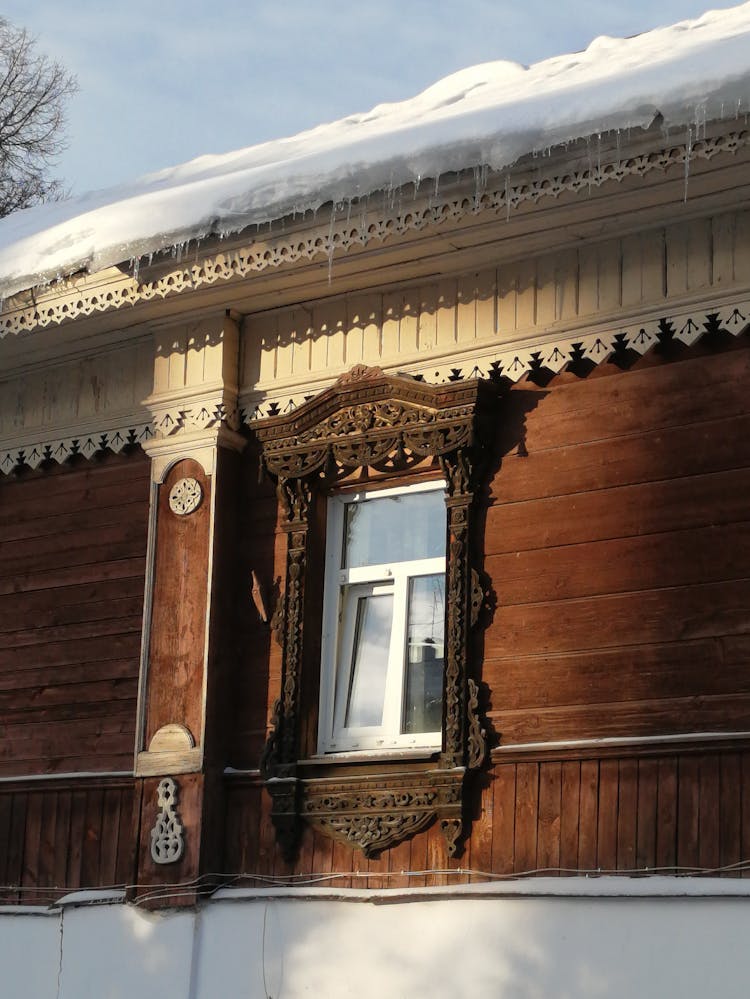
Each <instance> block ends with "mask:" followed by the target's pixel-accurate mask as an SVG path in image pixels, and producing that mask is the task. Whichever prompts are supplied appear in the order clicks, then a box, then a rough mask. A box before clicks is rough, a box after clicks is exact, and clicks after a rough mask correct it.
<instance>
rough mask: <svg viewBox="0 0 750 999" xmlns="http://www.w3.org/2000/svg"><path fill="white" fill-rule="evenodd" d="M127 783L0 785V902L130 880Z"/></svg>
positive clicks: (50, 897) (49, 897)
mask: <svg viewBox="0 0 750 999" xmlns="http://www.w3.org/2000/svg"><path fill="white" fill-rule="evenodd" d="M133 801H134V798H133V780H132V778H88V779H79V780H69V781H55V782H54V783H52V782H49V783H45V782H43V781H39V782H33V783H31V782H27V783H25V784H24V783H23V782H19V783H14V784H5V785H0V845H1V848H0V904H5V905H7V904H15V903H21V904H26V905H44V904H49V903H50V902H53V901H54V900H55V899H58V898H60V897H61V896H62V895H64V894H66V892H69V891H75V890H77V889H80V888H100V887H111V886H123V885H125V884H130V883H131V882H132V880H133V874H134V870H135V866H134V865H135V847H136V842H135V838H134V836H133Z"/></svg>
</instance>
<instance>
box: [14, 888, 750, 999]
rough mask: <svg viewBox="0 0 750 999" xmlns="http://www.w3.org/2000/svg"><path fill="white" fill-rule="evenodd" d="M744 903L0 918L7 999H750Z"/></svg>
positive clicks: (691, 891) (439, 897)
mask: <svg viewBox="0 0 750 999" xmlns="http://www.w3.org/2000/svg"><path fill="white" fill-rule="evenodd" d="M448 895H450V897H447V896H448ZM748 896H750V890H749V889H748V886H747V883H745V882H740V881H730V880H706V879H704V880H700V881H698V880H693V879H680V880H668V879H665V878H649V879H642V880H628V879H620V878H601V879H595V880H584V879H580V880H579V879H575V880H557V879H556V880H551V879H549V880H536V881H534V882H514V883H510V884H508V883H503V884H502V885H500V886H498V885H487V886H484V885H482V886H468V887H465V888H453V889H437V890H432V891H431V890H430V889H427V890H424V891H421V892H420V891H419V890H415V891H412V892H410V893H404V892H399V891H398V890H392V891H384V892H377V893H369V894H366V893H364V892H358V891H355V890H352V891H338V892H337V891H333V890H327V889H319V890H317V891H315V890H309V889H306V890H303V889H288V890H286V891H283V890H279V889H266V890H261V891H256V892H248V891H231V890H224V891H222V892H219V893H218V894H217V896H215V897H214V899H213V900H211V901H210V902H208V903H206V904H205V905H203V906H202V907H201V908H200V909H199V910H197V911H195V910H182V911H177V912H174V913H171V914H168V915H154V914H150V913H147V912H145V911H143V910H142V909H139V908H136V907H134V906H129V905H124V904H122V903H118V902H109V903H106V904H94V905H92V904H75V903H74V901H73V900H72V901H71V904H68V905H65V906H63V907H61V908H58V909H57V910H54V911H52V912H48V913H46V914H44V915H42V914H38V913H36V914H35V913H33V912H30V911H28V910H20V911H19V910H16V912H14V913H13V912H11V911H10V910H9V909H4V910H3V911H2V912H0V969H2V970H1V974H2V977H1V978H0V996H2V997H3V999H126V997H127V999H167V997H168V999H235V997H238V999H239V997H242V999H256V997H258V999H298V997H316V999H375V997H377V999H381V997H388V999H406V997H409V999H411V997H422V996H429V997H442V996H445V997H450V999H463V997H466V999H469V997H471V999H483V997H503V999H506V997H508V999H510V997H514V999H515V997H518V999H547V997H569V999H594V997H607V999H633V997H638V999H650V997H654V999H657V997H658V999H666V997H673V996H674V997H680V999H690V997H696V999H697V997H701V999H704V997H707V996H708V997H721V999H729V997H735V996H736V997H740V996H741V997H743V999H744V997H746V996H747V995H748V994H749V993H750V945H749V944H748V940H750V897H748ZM365 898H366V899H367V900H365Z"/></svg>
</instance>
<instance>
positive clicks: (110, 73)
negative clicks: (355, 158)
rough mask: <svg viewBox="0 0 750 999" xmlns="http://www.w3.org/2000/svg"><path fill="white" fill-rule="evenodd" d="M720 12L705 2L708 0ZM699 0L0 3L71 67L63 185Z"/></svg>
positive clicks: (284, 128) (611, 31)
mask: <svg viewBox="0 0 750 999" xmlns="http://www.w3.org/2000/svg"><path fill="white" fill-rule="evenodd" d="M715 6H718V5H715ZM707 7H708V4H707V0H661V2H660V3H659V4H655V3H653V0H652V2H649V3H646V2H645V0H628V2H626V0H617V2H613V0H598V2H594V0H575V2H566V0H558V2H555V0H522V2H520V3H519V0H494V2H493V0H398V2H397V0H379V2H371V3H361V2H359V0H317V2H313V0H245V2H241V0H224V2H222V3H216V2H213V3H212V2H210V0H151V2H148V3H147V2H144V0H130V2H129V3H128V4H127V5H125V4H114V3H102V0H68V2H66V3H61V2H60V0H5V3H4V4H3V15H4V16H5V17H6V18H8V20H10V21H13V22H14V23H15V24H17V25H23V26H25V27H27V28H28V29H29V30H30V31H31V32H32V33H33V34H34V35H35V36H36V37H37V39H38V46H39V48H40V49H41V50H43V51H45V52H46V53H47V54H49V55H50V56H53V57H54V58H56V59H59V60H60V61H61V62H63V63H64V64H65V65H66V66H67V67H68V68H69V69H70V70H71V71H73V72H74V73H76V75H77V76H78V82H79V86H80V93H79V94H78V95H77V97H76V98H75V99H74V100H73V102H72V103H71V106H70V112H69V128H68V141H69V146H68V149H67V151H66V152H65V153H64V154H63V155H62V157H61V159H60V162H59V167H58V171H57V172H58V174H59V176H61V177H62V178H63V179H64V181H65V183H66V185H67V186H68V187H69V188H70V189H71V191H72V192H73V193H78V192H81V191H84V190H90V189H93V188H97V187H108V186H111V185H114V184H117V183H119V182H121V181H124V180H128V179H132V178H134V177H136V176H138V175H140V174H143V173H146V172H149V171H152V170H157V169H160V168H162V167H165V166H170V165H173V164H175V163H181V162H183V161H185V160H189V159H192V158H193V157H195V156H199V155H201V154H202V153H221V152H228V151H229V150H232V149H239V148H241V147H243V146H248V145H252V144H254V143H256V142H262V141H263V140H265V139H270V138H277V137H279V136H283V135H289V134H292V133H294V132H298V131H301V130H302V129H305V128H310V127H312V126H314V125H316V124H320V123H322V122H326V121H331V120H332V119H334V118H339V117H342V116H344V115H346V114H351V113H353V112H357V111H366V110H368V109H369V108H371V107H372V106H373V105H375V104H378V103H381V102H383V101H397V100H402V99H404V98H407V97H410V96H413V95H414V94H416V93H418V92H419V91H420V90H423V89H424V88H425V87H427V86H429V85H430V84H431V83H434V82H435V81H436V80H438V79H440V78H441V77H443V76H446V75H448V74H449V73H452V72H454V71H456V70H458V69H462V68H464V67H466V66H471V65H473V64H475V63H480V62H488V61H491V60H494V59H509V60H513V61H516V62H521V63H525V64H528V63H530V62H537V61H538V60H540V59H544V58H546V57H547V56H551V55H556V54H560V53H564V52H574V51H577V50H579V49H582V48H585V47H586V46H587V45H588V43H589V42H590V41H591V40H592V39H593V38H595V37H596V36H598V35H617V36H622V35H632V34H636V33H638V32H640V31H646V30H648V29H649V28H654V27H658V26H660V25H665V24H671V23H673V22H675V21H679V20H683V19H685V18H692V17H697V16H699V15H700V14H701V13H703V12H704V10H706V9H707Z"/></svg>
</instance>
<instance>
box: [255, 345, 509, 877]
mask: <svg viewBox="0 0 750 999" xmlns="http://www.w3.org/2000/svg"><path fill="white" fill-rule="evenodd" d="M480 402H481V410H480ZM495 402H496V391H495V387H494V386H493V385H491V384H485V383H481V382H478V381H475V380H473V379H467V380H465V381H453V382H449V383H447V384H445V385H429V384H427V383H425V382H423V381H421V380H418V379H417V378H410V377H408V376H403V375H387V374H385V373H384V372H383V371H381V370H379V369H378V368H367V367H364V366H362V365H356V366H355V367H354V368H352V369H351V371H349V372H347V373H346V374H344V375H342V376H341V377H340V378H339V379H338V380H337V381H336V382H335V383H334V384H333V385H331V386H330V388H327V389H325V391H323V392H321V393H320V394H319V395H317V396H315V397H313V398H311V399H308V400H307V401H306V402H305V403H303V404H302V405H301V406H299V407H298V408H297V409H293V410H291V411H290V412H288V413H283V414H279V415H278V416H273V417H268V418H266V419H265V420H261V421H259V422H258V423H257V424H256V428H255V432H256V435H257V438H258V442H259V444H260V447H261V456H260V457H261V468H262V469H265V470H266V471H267V472H268V473H269V474H270V475H271V476H272V477H273V478H274V479H275V480H276V483H277V494H278V498H279V504H280V513H281V529H282V530H283V532H284V533H285V534H286V537H287V544H286V567H285V573H284V580H283V588H282V591H281V594H280V597H279V602H278V605H277V607H276V611H275V612H274V615H273V619H272V622H271V623H272V627H273V630H274V634H275V635H276V637H277V639H278V641H279V644H280V645H281V676H280V678H279V688H278V698H277V699H276V701H275V702H274V708H273V713H272V719H271V731H270V734H269V736H268V740H267V742H266V746H265V749H264V752H263V757H262V759H261V774H262V776H263V781H264V786H265V788H266V791H267V792H268V794H269V795H270V796H271V799H272V802H273V804H272V810H271V818H272V821H273V823H274V826H275V827H276V833H277V837H278V842H279V845H280V847H281V849H282V852H283V853H284V856H285V857H287V859H290V860H291V859H292V858H293V857H294V856H295V853H296V850H297V847H298V844H299V832H300V824H301V823H302V822H306V823H309V824H310V825H312V826H314V827H315V829H317V830H319V831H321V832H322V833H323V834H325V835H328V836H332V837H334V838H335V839H338V840H340V841H341V842H344V843H347V844H348V845H350V846H351V845H356V846H358V847H360V848H361V849H362V850H363V851H364V852H365V854H366V855H367V856H371V855H373V854H374V853H376V852H377V851H378V850H383V849H385V848H386V847H388V846H390V845H392V844H393V843H398V842H400V841H401V840H403V839H405V838H406V837H408V836H411V835H412V834H413V833H415V832H416V831H417V830H419V829H423V828H425V827H426V826H427V825H428V824H429V823H430V822H432V821H433V820H434V819H436V818H437V819H439V821H440V828H441V830H442V832H443V835H444V836H445V839H446V842H447V846H448V852H449V854H450V856H455V854H456V851H457V850H458V849H459V843H460V838H461V834H462V829H463V822H464V811H465V808H464V804H465V803H464V797H463V796H464V787H465V779H466V775H467V774H468V773H469V772H470V771H471V770H475V769H477V768H478V767H480V766H481V765H482V762H483V760H484V758H485V755H486V740H485V733H484V730H483V728H482V725H481V720H480V717H479V714H478V705H479V701H478V686H477V681H476V679H475V678H474V677H473V676H472V675H471V661H470V642H469V632H470V629H471V627H472V619H473V616H474V615H475V613H476V612H477V610H478V608H479V606H480V604H481V600H482V594H481V588H480V586H479V577H478V575H477V573H476V570H474V569H473V567H472V565H471V548H472V545H471V537H472V522H473V519H474V518H473V513H472V505H473V501H474V495H475V489H476V487H477V485H478V482H479V476H478V469H480V468H481V467H482V454H483V451H484V449H485V447H486V441H487V440H488V439H489V438H490V436H491V432H492V427H493V426H494V424H495V423H496V419H495ZM438 469H439V471H438ZM369 470H372V473H376V474H377V476H378V477H380V476H382V478H380V479H379V482H378V486H379V487H382V488H376V487H375V486H374V485H372V484H370V485H368V486H366V487H365V486H364V485H363V486H362V489H361V491H360V492H355V491H354V489H355V488H356V486H354V485H353V483H354V482H356V481H360V482H364V481H365V480H364V478H360V479H359V480H357V479H353V477H352V473H356V474H358V475H360V476H361V475H362V472H365V474H366V475H367V476H368V477H369V476H370V475H371V473H370V471H369ZM423 475H440V476H441V477H442V481H432V482H426V481H425V480H424V478H422V476H423ZM395 476H398V481H399V482H400V483H402V485H400V486H395V485H393V483H394V477H395ZM389 482H390V485H388V483H389ZM407 482H408V483H409V484H408V485H404V483H407ZM370 483H372V478H370ZM337 490H338V491H337ZM323 502H325V504H326V517H327V519H328V526H327V531H326V542H325V544H326V548H325V552H324V558H323V560H322V561H323V562H324V563H325V564H324V566H321V564H320V563H321V560H320V558H319V547H318V544H317V539H316V538H315V535H314V532H315V528H316V526H317V525H318V523H319V520H318V514H319V513H320V512H322V508H321V506H320V504H321V503H323ZM449 539H450V540H449ZM321 597H322V605H323V613H322V622H321V620H320V618H321V614H320V607H321ZM313 629H314V631H315V638H314V639H311V638H310V632H311V631H312V630H313ZM444 629H445V630H444ZM318 637H320V638H321V639H322V642H321V645H322V649H321V650H320V652H321V654H320V655H319V648H320V647H319V645H318V641H317V639H318ZM313 674H314V675H315V676H316V680H314V681H313V679H312V677H313ZM318 675H319V676H320V686H319V687H318V682H317V676H318ZM306 678H308V679H307V680H306ZM318 690H319V696H318ZM314 722H315V723H317V724H316V727H317V734H318V741H317V745H316V744H311V742H310V735H311V726H312V724H313V723H314ZM410 753H413V754H414V755H415V756H427V755H430V756H433V755H434V757H435V758H434V759H433V760H431V762H430V765H429V766H425V765H424V763H423V761H422V760H414V761H411V762H407V761H404V760H403V758H402V757H403V756H404V755H409V754H410ZM349 755H353V756H354V759H351V760H350V759H348V757H349ZM394 757H396V758H394ZM363 759H365V760H367V766H361V763H362V760H363Z"/></svg>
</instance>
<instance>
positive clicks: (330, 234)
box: [328, 201, 336, 285]
mask: <svg viewBox="0 0 750 999" xmlns="http://www.w3.org/2000/svg"><path fill="white" fill-rule="evenodd" d="M335 221H336V202H335V201H332V202H331V224H330V225H329V227H328V284H329V285H330V284H331V282H332V281H333V227H334V224H335Z"/></svg>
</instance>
